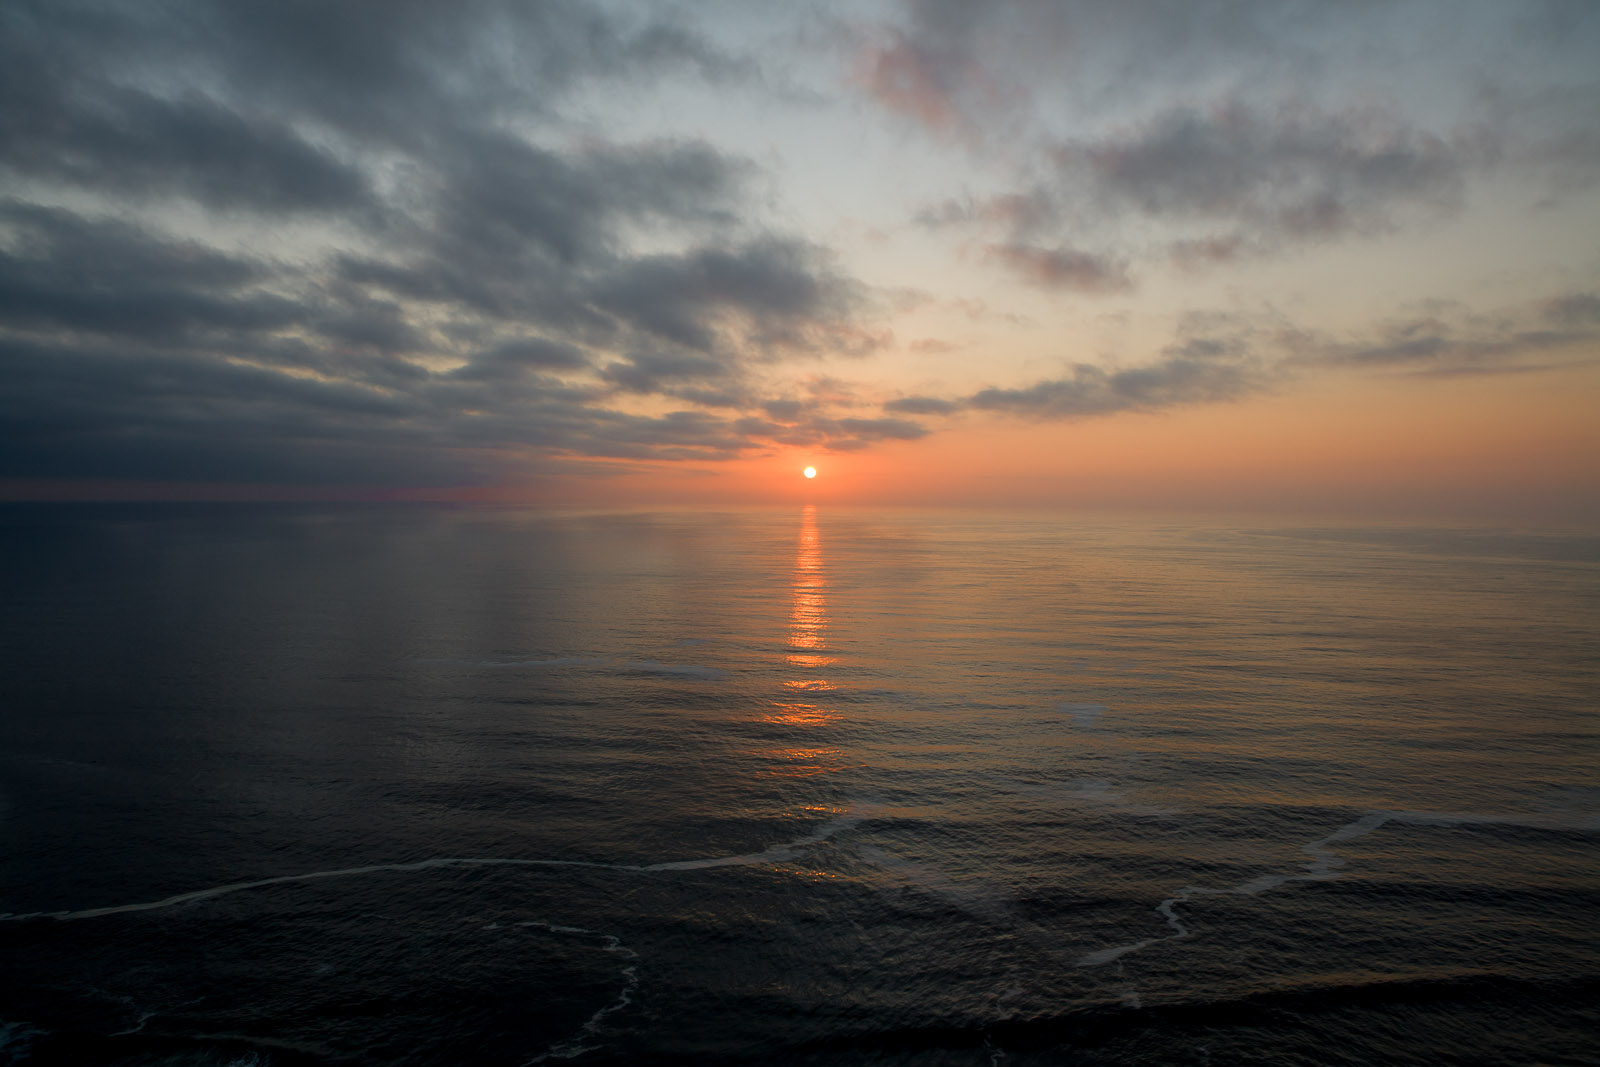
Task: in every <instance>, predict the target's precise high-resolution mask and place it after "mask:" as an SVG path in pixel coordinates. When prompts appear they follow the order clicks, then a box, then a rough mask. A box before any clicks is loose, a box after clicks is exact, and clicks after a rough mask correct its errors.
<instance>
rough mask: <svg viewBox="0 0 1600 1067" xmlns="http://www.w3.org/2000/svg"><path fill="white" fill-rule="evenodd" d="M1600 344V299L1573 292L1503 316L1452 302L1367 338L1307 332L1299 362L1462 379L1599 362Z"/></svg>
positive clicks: (1294, 357)
mask: <svg viewBox="0 0 1600 1067" xmlns="http://www.w3.org/2000/svg"><path fill="white" fill-rule="evenodd" d="M1597 342H1600V298H1597V297H1596V296H1595V295H1594V294H1593V293H1569V294H1565V295H1563V296H1559V297H1555V298H1553V299H1549V300H1544V301H1540V302H1537V303H1535V304H1533V305H1532V306H1529V307H1523V308H1517V309H1512V310H1511V311H1508V312H1504V313H1501V314H1498V315H1481V314H1471V313H1468V312H1466V311H1465V310H1463V309H1461V308H1459V307H1455V306H1451V305H1446V306H1444V307H1441V308H1439V309H1438V310H1436V311H1435V312H1433V313H1431V314H1426V315H1421V316H1417V317H1413V318H1407V319H1401V320H1398V321H1395V322H1391V323H1388V324H1386V325H1383V326H1380V327H1379V328H1377V329H1375V330H1374V331H1372V332H1371V333H1370V334H1368V335H1365V336H1356V337H1337V336H1329V335H1310V334H1302V335H1301V336H1300V338H1299V344H1298V346H1297V349H1298V350H1297V352H1296V354H1295V355H1294V356H1293V357H1292V360H1293V361H1294V362H1297V363H1312V364H1320V365H1332V366H1351V367H1363V368H1368V369H1372V370H1386V371H1396V372H1402V373H1408V374H1424V375H1438V376H1450V377H1457V376H1462V375H1488V374H1518V373H1526V372H1529V371H1538V370H1548V369H1550V368H1551V367H1553V366H1561V365H1566V364H1569V363H1572V362H1574V361H1592V360H1593V359H1594V358H1595V357H1594V355H1593V352H1594V346H1595V344H1596V343H1597Z"/></svg>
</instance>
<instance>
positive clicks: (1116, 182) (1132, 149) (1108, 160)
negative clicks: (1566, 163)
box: [1054, 102, 1490, 251]
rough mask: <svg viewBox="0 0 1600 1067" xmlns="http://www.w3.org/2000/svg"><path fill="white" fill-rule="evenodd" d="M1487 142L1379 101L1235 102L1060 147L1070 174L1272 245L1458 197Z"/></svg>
mask: <svg viewBox="0 0 1600 1067" xmlns="http://www.w3.org/2000/svg"><path fill="white" fill-rule="evenodd" d="M1489 151H1490V149H1489V148H1488V147H1487V146H1486V145H1484V144H1483V143H1482V141H1481V139H1479V138H1473V137H1468V136H1459V137H1454V138H1445V137H1441V136H1438V135H1436V134H1433V133H1429V132H1427V131H1424V130H1419V129H1416V128H1414V127H1411V126H1408V125H1407V124H1405V123H1404V122H1403V121H1401V120H1400V119H1398V118H1397V117H1395V116H1393V115H1391V114H1388V113H1385V112H1382V111H1379V110H1377V109H1360V110H1351V111H1345V112H1327V111H1322V110H1319V109H1316V108H1311V107H1285V108H1278V109H1274V110H1264V109H1261V108H1259V107H1254V106H1250V105H1245V104H1242V103H1239V102H1229V103H1227V104H1224V105H1222V106H1219V107H1216V108H1213V109H1210V110H1205V111H1202V110H1197V109H1191V108H1179V109H1175V110H1172V111H1168V112H1166V113H1164V114H1161V115H1159V116H1157V117H1156V118H1154V119H1153V120H1151V121H1150V122H1147V123H1145V124H1142V125H1141V126H1138V127H1136V128H1133V129H1129V130H1125V131H1121V132H1120V133H1119V134H1117V135H1113V136H1110V137H1106V138H1104V139H1101V140H1098V141H1094V142H1090V143H1087V144H1063V145H1061V146H1060V147H1058V148H1057V149H1056V150H1055V153H1054V155H1055V160H1056V163H1057V166H1058V167H1059V168H1060V172H1061V175H1062V177H1063V179H1064V180H1067V181H1071V180H1073V179H1081V180H1085V181H1086V182H1087V184H1088V186H1089V188H1090V191H1091V193H1092V195H1094V196H1096V197H1098V198H1099V199H1102V200H1104V201H1107V202H1110V203H1113V204H1116V205H1119V206H1121V207H1123V208H1126V209H1131V210H1133V211H1135V212H1137V213H1139V214H1141V215H1144V216H1148V217H1158V218H1173V219H1179V220H1201V221H1204V222H1207V223H1211V224H1217V223H1220V224H1222V225H1224V226H1226V227H1228V229H1229V230H1230V231H1231V233H1230V236H1228V237H1224V238H1223V239H1222V240H1223V241H1224V242H1227V244H1226V247H1227V248H1229V249H1230V251H1231V250H1232V249H1235V248H1237V247H1238V239H1237V237H1236V236H1233V234H1237V233H1239V232H1243V233H1245V234H1249V235H1251V236H1253V237H1255V238H1256V239H1257V240H1258V241H1260V242H1261V243H1262V244H1264V245H1266V246H1268V247H1270V246H1273V245H1276V244H1279V243H1283V242H1287V241H1292V240H1304V239H1313V240H1314V239H1321V238H1326V237H1330V236H1336V235H1340V234H1344V233H1374V232H1379V231H1382V230H1385V229H1388V228H1390V227H1391V226H1393V225H1394V224H1395V219H1396V214H1397V213H1398V212H1400V211H1402V210H1406V209H1422V210H1424V211H1427V212H1439V211H1444V210H1448V209H1451V208H1453V207H1455V206H1456V205H1457V203H1458V202H1459V200H1460V198H1461V193H1462V189H1463V186H1464V178H1465V175H1466V173H1467V171H1468V169H1469V168H1470V167H1471V166H1473V165H1474V164H1475V163H1477V162H1479V161H1481V160H1482V159H1483V158H1484V157H1485V156H1486V154H1487V153H1488V152H1489ZM1213 241H1215V239H1213ZM1214 247H1216V246H1214Z"/></svg>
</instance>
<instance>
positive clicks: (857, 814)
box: [0, 805, 873, 922]
mask: <svg viewBox="0 0 1600 1067" xmlns="http://www.w3.org/2000/svg"><path fill="white" fill-rule="evenodd" d="M872 810H873V809H872V807H871V806H867V805H863V806H855V807H852V808H850V809H849V810H848V811H846V812H844V813H843V814H840V815H837V816H835V817H834V818H832V819H830V820H828V821H827V822H826V823H824V824H823V825H822V826H821V827H819V828H818V829H817V830H815V831H813V832H811V833H809V834H807V835H806V836H804V837H801V838H798V839H796V840H794V841H789V842H785V843H783V844H779V845H773V846H772V847H770V848H768V849H765V850H764V851H761V852H749V853H745V854H743V855H739V856H715V857H711V858H708V859H692V860H675V861H672V862H668V863H651V864H635V863H596V862H592V861H589V860H557V859H514V858H507V857H500V856H464V857H463V856H439V857H435V858H433V859H425V860H417V861H415V862H412V863H374V864H369V865H367V866H363V867H340V868H337V869H335V870H328V871H307V872H305V873H303V874H280V875H277V876H276V877H272V878H256V879H253V880H251V881H248V882H228V883H226V884H223V885H214V886H208V887H207V888H205V889H193V890H190V891H189V892H187V893H174V894H173V895H172V896H170V897H162V898H161V899H160V900H148V901H141V902H139V903H137V904H114V905H110V906H107V907H101V908H80V909H78V910H76V911H35V912H28V913H25V914H16V913H12V912H5V913H0V922H21V921H23V920H27V919H57V920H60V921H62V922H68V921H73V920H79V919H99V918H102V917H104V916H108V915H128V914H132V913H135V912H142V911H159V910H161V909H163V908H172V907H176V906H178V905H180V904H190V903H193V902H196V901H201V900H212V899H215V898H216V897H223V896H228V895H229V894H232V893H242V892H245V891H246V890H250V889H264V888H266V887H267V886H273V885H288V884H290V883H294V882H315V881H321V880H323V879H328V878H354V877H358V876H361V875H367V874H381V873H384V872H390V871H394V872H410V871H430V870H442V869H446V868H451V867H581V868H586V869H589V870H602V871H634V872H641V871H652V872H653V871H698V870H706V869H709V868H713V867H750V866H757V865H760V864H765V863H777V862H781V861H783V860H789V859H794V858H795V857H796V856H798V855H800V853H801V852H802V851H803V850H805V849H807V848H809V847H811V846H812V845H817V844H821V843H822V842H823V841H826V840H827V839H828V838H830V837H832V836H834V835H835V834H837V833H840V832H841V831H843V830H848V829H850V828H851V827H853V826H855V825H856V824H858V823H859V822H861V821H862V820H863V819H865V818H869V817H870V813H871V811H872Z"/></svg>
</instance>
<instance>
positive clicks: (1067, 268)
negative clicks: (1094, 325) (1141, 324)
mask: <svg viewBox="0 0 1600 1067" xmlns="http://www.w3.org/2000/svg"><path fill="white" fill-rule="evenodd" d="M984 255H985V256H986V257H987V258H989V259H992V260H994V261H995V262H997V263H1000V264H1001V265H1003V266H1004V267H1006V268H1007V269H1008V270H1010V271H1011V272H1012V273H1013V274H1015V275H1017V276H1018V277H1019V278H1021V279H1022V280H1023V281H1025V282H1027V283H1028V284H1030V285H1036V286H1038V287H1039V288H1041V289H1070V290H1073V291H1076V292H1080V293H1113V292H1126V291H1127V290H1129V289H1131V288H1133V283H1132V282H1131V281H1130V280H1129V278H1128V273H1127V268H1126V267H1125V266H1124V265H1123V264H1122V263H1120V262H1118V261H1117V260H1115V259H1112V258H1111V257H1109V256H1104V255H1096V254H1094V253H1091V252H1082V251H1079V250H1078V249H1075V248H1066V247H1062V248H1038V247H1035V246H1033V245H1027V244H998V245H989V246H988V247H987V248H986V249H985V250H984Z"/></svg>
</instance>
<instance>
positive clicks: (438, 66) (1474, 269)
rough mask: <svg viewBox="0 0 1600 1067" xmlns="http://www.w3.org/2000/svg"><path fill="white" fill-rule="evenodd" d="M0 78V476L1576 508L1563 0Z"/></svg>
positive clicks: (64, 39) (220, 13) (1585, 450)
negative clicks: (807, 474)
mask: <svg viewBox="0 0 1600 1067" xmlns="http://www.w3.org/2000/svg"><path fill="white" fill-rule="evenodd" d="M0 97H3V101H0V498H4V499H141V498H153V499H169V498H170V499H319V500H340V499H351V500H462V501H493V502H504V503H525V504H530V505H550V506H556V505H560V506H585V507H630V506H635V505H640V506H643V505H649V506H657V505H663V504H680V505H687V506H702V505H703V506H724V505H730V504H739V503H791V502H799V501H816V502H840V503H857V504H923V505H947V504H968V505H980V506H995V507H998V506H1005V507H1034V506H1038V507H1050V508H1074V507H1084V508H1088V507H1118V508H1136V509H1201V510H1208V509H1246V510H1253V511H1288V512H1296V513H1305V514H1324V513H1326V514H1386V515H1401V516H1405V515H1416V516H1427V515H1450V514H1461V515H1474V516H1490V517H1495V518H1497V519H1503V520H1507V521H1535V520H1538V521H1543V520H1546V519H1559V520H1566V519H1577V520H1582V521H1589V520H1600V415H1597V413H1600V5H1596V4H1594V3H1593V2H1592V0H1571V2H1555V0H1551V2H1539V0H1521V2H1517V3H1508V2H1498V0H1497V2H1492V3H1477V2H1472V0H1426V2H1410V3H1407V2H1385V3H1367V2H1363V0H1348V2H1342V3H1338V4H1329V3H1325V2H1304V3H1302V2H1296V0H1274V2H1261V3H1256V2H1245V0H1142V2H1141V0H1127V2H1118V3H1110V2H1097V3H1085V2H1076V0H1059V2H1043V0H995V2H988V3H983V4H977V3H968V2H964V0H963V2H958V0H928V2H918V0H908V2H881V3H861V2H852V3H836V4H832V3H806V2H786V3H781V4H780V3H771V4H765V3H744V2H738V3H735V2H727V3H721V2H716V0H705V2H698V3H685V4H681V5H679V4H671V3H639V4H629V3H615V2H586V0H571V2H526V3H519V2H509V0H507V2H491V0H459V2H452V3H449V4H440V3H435V2H432V0H418V2H409V0H384V2H345V3H331V2H328V0H312V2H306V0H230V2H228V3H220V4H219V3H199V2H196V3H186V2H179V0H139V2H127V3H85V2H76V0H8V2H7V3H6V4H4V5H3V6H0ZM807 465H814V466H816V467H817V469H818V471H819V474H818V477H817V478H816V479H815V480H813V481H808V480H806V479H804V478H802V477H801V474H800V472H801V470H802V468H804V467H805V466H807Z"/></svg>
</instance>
